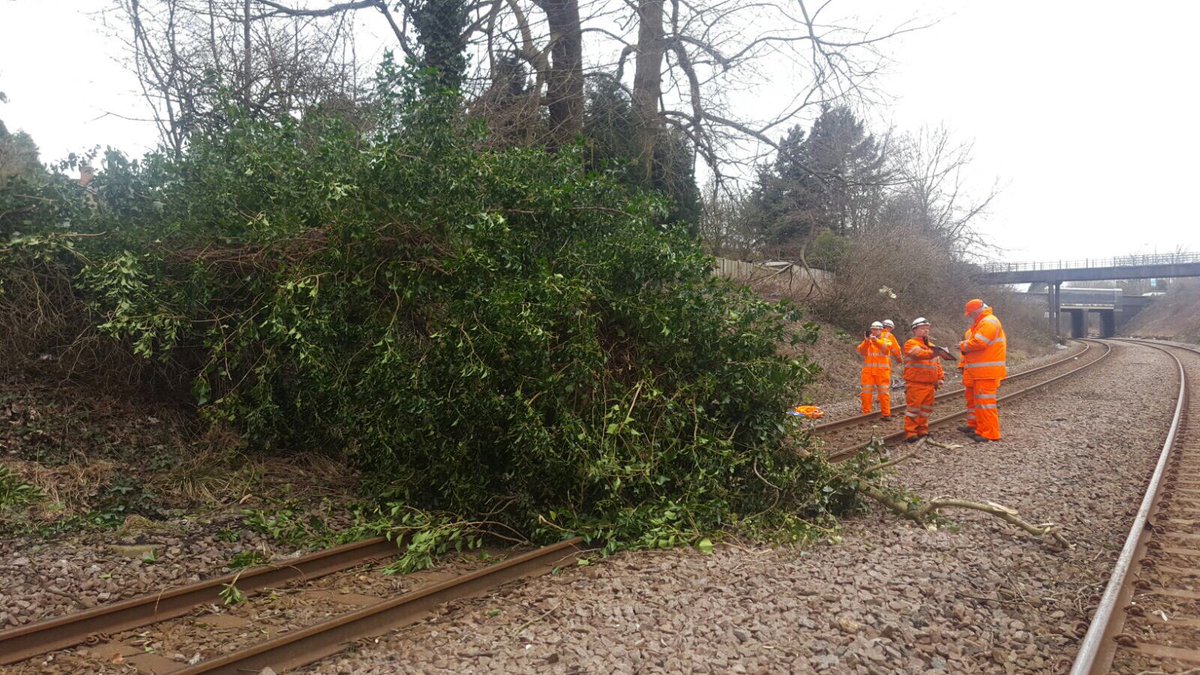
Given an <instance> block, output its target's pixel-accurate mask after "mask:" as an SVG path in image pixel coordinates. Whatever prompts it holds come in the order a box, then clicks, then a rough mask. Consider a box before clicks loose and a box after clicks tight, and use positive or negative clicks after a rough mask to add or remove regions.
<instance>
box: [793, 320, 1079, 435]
mask: <svg viewBox="0 0 1200 675" xmlns="http://www.w3.org/2000/svg"><path fill="white" fill-rule="evenodd" d="M1091 348H1092V344H1091V343H1090V342H1087V341H1083V351H1081V352H1079V353H1078V354H1072V355H1070V356H1067V357H1065V358H1062V359H1059V360H1057V361H1053V362H1051V363H1047V364H1044V365H1041V366H1038V367H1037V368H1030V369H1029V370H1023V371H1021V372H1019V373H1014V374H1013V375H1012V377H1009V378H1008V379H1007V381H1009V382H1011V381H1013V380H1021V379H1024V378H1025V377H1026V376H1029V375H1034V374H1036V373H1040V372H1042V371H1044V370H1047V369H1050V368H1054V367H1057V366H1061V365H1063V364H1064V363H1067V362H1069V361H1073V360H1075V359H1078V358H1080V357H1082V356H1083V355H1084V354H1087V352H1088V350H1089V349H1091ZM962 392H963V388H962V387H958V388H957V389H948V390H946V391H943V392H939V393H937V394H935V395H934V397H933V399H934V401H939V400H943V399H949V398H953V397H955V396H959V395H961V394H962ZM907 409H908V405H907V404H905V403H900V404H898V405H894V406H892V413H893V416H895V413H897V412H902V411H904V410H907ZM878 417H879V411H875V412H870V413H867V414H866V415H856V416H854V417H847V418H846V419H842V420H834V421H832V422H824V423H822V424H817V425H814V426H813V431H814V432H818V431H826V432H828V431H835V430H837V429H841V428H843V427H849V426H854V425H855V424H860V423H863V422H866V421H867V420H873V419H877V418H878Z"/></svg>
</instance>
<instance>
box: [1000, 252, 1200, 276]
mask: <svg viewBox="0 0 1200 675" xmlns="http://www.w3.org/2000/svg"><path fill="white" fill-rule="evenodd" d="M1186 263H1200V253H1148V254H1143V255H1123V256H1117V257H1115V258H1085V259H1083V260H1059V261H1057V262H1019V263H1006V262H993V263H986V264H984V265H983V266H982V270H983V272H1037V271H1042V270H1069V269H1089V268H1102V267H1140V266H1143V265H1182V264H1186Z"/></svg>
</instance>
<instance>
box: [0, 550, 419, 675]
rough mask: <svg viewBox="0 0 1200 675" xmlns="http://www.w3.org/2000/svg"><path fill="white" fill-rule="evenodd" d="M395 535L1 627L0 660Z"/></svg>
mask: <svg viewBox="0 0 1200 675" xmlns="http://www.w3.org/2000/svg"><path fill="white" fill-rule="evenodd" d="M401 550H402V549H401V548H400V547H399V545H398V543H397V542H396V541H390V540H388V539H385V538H383V537H376V538H374V539H365V540H363V541H358V542H354V543H352V544H346V545H344V546H338V547H335V548H331V549H326V550H324V551H318V552H316V553H313V554H310V555H306V556H303V557H300V558H296V559H294V560H287V561H281V562H279V563H277V564H272V565H266V566H263V567H255V568H250V569H246V570H242V571H241V572H238V573H234V574H227V575H224V576H220V577H216V578H214V579H209V580H207V581H201V582H198V583H195V584H189V585H187V586H180V587H177V588H171V589H167V590H164V591H162V592H161V593H154V594H148V595H143V596H140V597H136V598H130V599H128V600H123V601H121V602H116V603H113V604H110V605H102V606H100V607H95V608H92V609H89V610H86V611H83V612H78V613H76V614H68V615H66V616H60V617H56V618H53V619H47V620H46V621H40V622H38V623H33V624H29V625H26V626H21V627H18V628H13V629H10V630H6V631H3V632H0V665H8V664H12V663H16V662H18V661H23V660H25V659H28V658H30V657H33V656H37V655H38V654H44V653H46V652H49V651H53V650H56V649H62V648H64V647H70V646H72V645H76V644H79V643H81V642H85V641H86V640H87V639H88V638H89V637H90V636H92V635H95V634H97V633H116V632H120V631H124V630H129V629H131V628H137V627H139V626H145V625H148V624H151V623H155V622H158V621H163V620H166V619H172V618H175V617H178V616H183V615H184V614H187V613H188V612H190V611H191V610H192V609H194V608H195V607H198V606H200V605H203V604H207V603H216V604H221V597H220V593H221V589H222V587H224V586H226V585H228V584H232V583H236V584H237V587H238V589H239V590H241V591H242V592H244V593H246V594H251V593H254V592H256V591H259V590H262V589H265V588H274V587H278V586H282V585H284V584H287V583H289V582H292V581H296V580H306V579H315V578H318V577H322V576H325V575H327V574H332V573H334V572H339V571H341V570H345V569H349V568H351V567H356V566H358V565H361V564H363V563H365V562H368V561H371V560H376V559H379V558H384V557H387V556H392V555H396V554H398V553H400V552H401Z"/></svg>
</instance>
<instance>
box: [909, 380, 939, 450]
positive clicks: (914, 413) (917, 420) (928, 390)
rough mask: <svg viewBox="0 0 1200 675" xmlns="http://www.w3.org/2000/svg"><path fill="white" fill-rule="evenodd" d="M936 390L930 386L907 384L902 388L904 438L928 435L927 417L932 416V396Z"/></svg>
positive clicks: (918, 383)
mask: <svg viewBox="0 0 1200 675" xmlns="http://www.w3.org/2000/svg"><path fill="white" fill-rule="evenodd" d="M935 390H936V388H935V387H934V386H933V385H932V384H926V383H922V382H909V383H907V384H906V385H905V387H904V403H905V405H906V406H907V407H906V409H905V411H904V437H905V438H919V437H921V436H928V435H929V416H930V415H932V414H933V396H934V392H935Z"/></svg>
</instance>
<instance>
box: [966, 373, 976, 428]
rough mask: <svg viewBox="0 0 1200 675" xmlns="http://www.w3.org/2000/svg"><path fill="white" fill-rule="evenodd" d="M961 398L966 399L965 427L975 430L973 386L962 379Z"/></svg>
mask: <svg viewBox="0 0 1200 675" xmlns="http://www.w3.org/2000/svg"><path fill="white" fill-rule="evenodd" d="M963 396H964V397H966V399H967V426H969V427H971V428H972V429H974V428H975V384H974V383H973V382H968V381H967V379H966V378H963Z"/></svg>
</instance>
